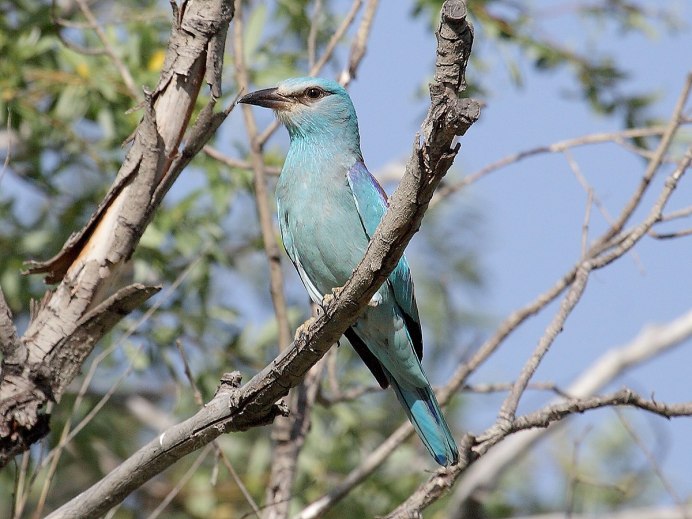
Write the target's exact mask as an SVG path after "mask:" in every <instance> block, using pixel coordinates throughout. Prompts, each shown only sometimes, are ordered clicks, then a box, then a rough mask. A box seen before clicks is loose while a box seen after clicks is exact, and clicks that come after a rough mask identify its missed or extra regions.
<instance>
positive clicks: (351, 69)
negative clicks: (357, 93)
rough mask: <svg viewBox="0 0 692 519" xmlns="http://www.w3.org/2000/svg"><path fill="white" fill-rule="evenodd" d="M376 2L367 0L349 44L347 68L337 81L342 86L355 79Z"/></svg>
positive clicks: (365, 45) (363, 53)
mask: <svg viewBox="0 0 692 519" xmlns="http://www.w3.org/2000/svg"><path fill="white" fill-rule="evenodd" d="M378 4H379V0H368V3H367V5H366V6H365V12H364V13H363V18H362V19H361V22H360V25H359V26H358V31H357V32H356V37H355V39H354V40H353V44H352V45H351V54H350V56H349V58H348V68H346V69H344V70H343V71H342V72H341V75H340V76H339V82H340V83H341V84H342V85H344V86H347V85H349V84H350V83H351V81H352V80H353V79H355V77H356V72H357V71H358V67H359V66H360V62H361V61H362V60H363V57H365V50H366V49H367V44H368V39H369V38H370V31H371V30H372V22H373V20H374V19H375V13H376V12H377V6H378Z"/></svg>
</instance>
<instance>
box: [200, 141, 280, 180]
mask: <svg viewBox="0 0 692 519" xmlns="http://www.w3.org/2000/svg"><path fill="white" fill-rule="evenodd" d="M202 151H203V152H204V153H205V154H206V155H208V156H209V157H211V158H212V159H215V160H218V161H219V162H221V163H222V164H225V165H226V166H228V167H229V168H236V169H246V170H248V171H252V164H250V163H249V162H247V161H245V160H240V159H236V158H233V157H230V156H228V155H226V154H225V153H223V152H221V151H219V150H218V149H217V148H214V147H213V146H210V145H209V144H207V145H206V146H205V147H204V148H202ZM264 172H265V173H267V174H269V175H277V176H278V175H279V173H281V168H278V167H276V166H267V165H266V164H265V165H264Z"/></svg>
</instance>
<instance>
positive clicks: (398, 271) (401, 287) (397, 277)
mask: <svg viewBox="0 0 692 519" xmlns="http://www.w3.org/2000/svg"><path fill="white" fill-rule="evenodd" d="M346 179H347V180H348V185H349V187H350V188H351V193H352V194H353V198H354V200H355V201H356V208H357V209H358V214H359V216H360V221H361V223H362V224H363V229H364V230H365V233H366V234H367V235H368V239H372V236H373V235H374V234H375V229H377V226H378V225H379V223H380V220H382V217H383V216H384V213H385V212H386V211H387V207H388V205H389V204H388V202H387V195H386V194H385V192H384V190H383V189H382V186H380V184H379V182H377V179H375V177H373V176H372V175H371V174H370V172H369V171H368V168H366V167H365V164H363V163H362V162H360V161H357V162H356V163H355V164H354V165H353V166H351V168H350V169H349V170H348V172H347V173H346ZM387 283H388V284H389V285H390V287H391V288H392V291H393V292H394V298H395V299H396V302H397V304H398V306H399V309H400V310H401V313H402V315H403V317H404V320H405V321H406V327H407V329H408V332H409V335H410V337H411V342H412V343H413V348H414V350H415V352H416V355H417V356H418V358H419V359H421V358H423V335H422V332H421V327H420V319H419V317H418V307H417V306H416V298H415V296H414V293H413V281H412V280H411V271H410V270H409V266H408V262H407V261H406V257H405V256H402V257H401V259H400V260H399V263H398V264H397V266H396V268H395V269H394V270H393V271H392V273H391V274H390V275H389V278H388V280H387Z"/></svg>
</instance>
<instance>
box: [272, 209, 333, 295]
mask: <svg viewBox="0 0 692 519" xmlns="http://www.w3.org/2000/svg"><path fill="white" fill-rule="evenodd" d="M277 205H278V206H279V208H278V209H279V214H281V207H280V205H281V202H280V201H279V200H277ZM279 230H280V231H281V241H282V242H283V244H284V249H286V254H288V257H289V258H290V259H291V262H292V263H293V266H295V268H296V270H297V271H298V275H299V276H300V280H301V281H302V282H303V285H304V286H305V289H306V290H307V291H308V295H309V296H310V299H312V302H313V303H315V304H316V305H319V304H322V298H323V297H324V294H323V293H322V292H320V291H319V290H318V289H317V286H316V285H315V283H314V282H313V281H312V280H311V279H310V277H309V276H308V274H307V272H305V269H304V268H303V265H302V264H301V262H300V256H299V255H298V251H297V250H296V248H295V246H294V243H293V236H292V234H291V232H290V231H289V230H288V229H287V228H286V227H285V225H284V221H283V219H282V218H279Z"/></svg>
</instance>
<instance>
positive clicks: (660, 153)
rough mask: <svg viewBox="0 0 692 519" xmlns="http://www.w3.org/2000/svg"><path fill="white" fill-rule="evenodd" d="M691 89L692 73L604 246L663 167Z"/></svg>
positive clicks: (616, 232) (605, 237)
mask: <svg viewBox="0 0 692 519" xmlns="http://www.w3.org/2000/svg"><path fill="white" fill-rule="evenodd" d="M691 88H692V73H688V74H687V79H686V81H685V85H684V86H683V88H682V91H681V92H680V95H679V96H678V100H677V102H676V103H675V108H674V109H673V114H672V116H671V118H670V122H669V123H668V125H667V126H666V129H665V131H664V132H663V135H662V136H661V142H660V143H659V144H658V147H657V148H656V151H655V153H654V156H653V157H652V158H651V160H650V161H649V164H648V165H647V168H646V171H645V172H644V175H643V176H642V179H641V182H640V183H639V187H638V188H637V191H636V192H635V193H634V195H633V196H632V198H630V200H629V201H628V202H627V205H625V207H624V208H623V210H622V212H621V213H620V216H619V217H618V219H617V220H616V221H615V223H614V224H613V225H612V226H611V228H610V230H609V231H608V233H606V234H605V235H604V236H603V238H602V239H601V240H600V244H601V245H602V246H603V245H607V243H608V241H609V240H610V239H611V238H613V237H615V236H616V235H617V234H619V233H620V231H622V229H623V228H624V226H625V224H627V222H628V221H629V219H630V217H631V216H632V214H633V213H634V211H635V209H636V208H637V207H639V203H640V202H641V200H642V198H643V196H644V193H646V190H647V189H648V187H649V185H650V184H651V180H652V179H653V177H654V175H655V173H656V171H658V168H659V166H660V165H661V162H662V161H663V158H664V156H665V154H666V153H667V152H668V148H669V147H670V145H671V143H672V142H673V136H674V135H675V133H676V132H677V130H678V128H679V127H680V125H681V124H682V113H683V110H684V109H685V104H686V103H687V99H688V97H689V95H690V89H691Z"/></svg>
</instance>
